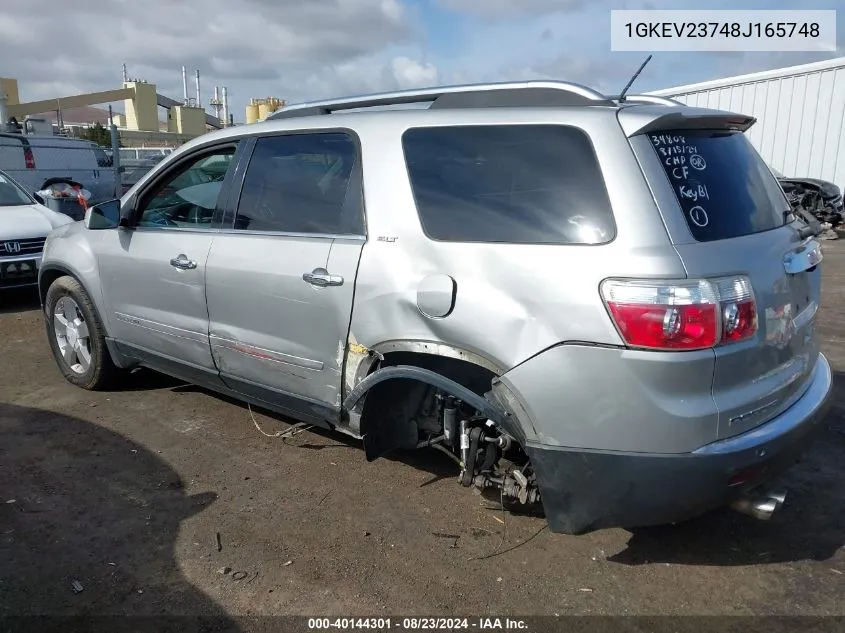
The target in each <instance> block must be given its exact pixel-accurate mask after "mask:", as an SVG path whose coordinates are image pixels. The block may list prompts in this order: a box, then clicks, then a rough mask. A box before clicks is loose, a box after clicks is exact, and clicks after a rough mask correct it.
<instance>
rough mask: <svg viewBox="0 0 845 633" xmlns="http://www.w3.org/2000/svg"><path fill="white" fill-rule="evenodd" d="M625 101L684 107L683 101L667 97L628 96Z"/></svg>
mask: <svg viewBox="0 0 845 633" xmlns="http://www.w3.org/2000/svg"><path fill="white" fill-rule="evenodd" d="M625 101H636V102H639V103H654V104H656V105H665V106H685V105H687V104H686V103H684V102H683V101H678V100H677V99H670V98H669V97H658V96H657V95H630V96H627V97H625Z"/></svg>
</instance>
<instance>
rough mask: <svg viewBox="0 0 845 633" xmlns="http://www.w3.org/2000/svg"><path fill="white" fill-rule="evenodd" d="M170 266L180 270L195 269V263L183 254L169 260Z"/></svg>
mask: <svg viewBox="0 0 845 633" xmlns="http://www.w3.org/2000/svg"><path fill="white" fill-rule="evenodd" d="M170 265H171V266H173V267H174V268H179V269H181V270H191V269H192V268H196V267H197V263H196V262H195V261H193V260H190V259H188V257H187V255H185V254H184V253H182V254H180V255H179V257H174V258H173V259H171V260H170Z"/></svg>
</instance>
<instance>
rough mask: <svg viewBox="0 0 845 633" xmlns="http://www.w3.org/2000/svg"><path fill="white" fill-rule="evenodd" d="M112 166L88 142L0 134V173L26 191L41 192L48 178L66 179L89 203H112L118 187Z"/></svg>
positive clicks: (60, 137) (104, 156)
mask: <svg viewBox="0 0 845 633" xmlns="http://www.w3.org/2000/svg"><path fill="white" fill-rule="evenodd" d="M111 163H112V161H111V159H109V157H108V155H107V154H106V153H105V152H104V151H103V150H102V148H100V147H98V146H97V145H96V144H94V143H92V142H91V141H86V140H83V139H73V138H66V137H64V136H32V135H23V134H6V133H0V170H3V171H5V172H6V173H7V174H9V175H10V176H11V177H12V178H14V179H15V180H16V181H17V182H19V183H20V184H21V185H23V187H24V188H25V189H26V190H27V191H29V192H35V191H38V190H40V189H41V188H42V185H43V184H44V181H45V180H47V179H49V178H67V179H69V180H74V181H76V182H78V183H80V184H81V185H82V186H83V187H84V188H85V189H87V190H88V191H90V192H91V199H90V200H89V201H88V202H89V204H97V203H98V202H105V201H106V200H113V199H114V198H117V197H118V196H119V195H120V188H119V178H118V176H117V171H116V170H115V169H114V168H113V167H112V166H111Z"/></svg>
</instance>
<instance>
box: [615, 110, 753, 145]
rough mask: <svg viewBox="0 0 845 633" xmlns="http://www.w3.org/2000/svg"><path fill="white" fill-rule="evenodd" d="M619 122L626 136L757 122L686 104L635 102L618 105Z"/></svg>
mask: <svg viewBox="0 0 845 633" xmlns="http://www.w3.org/2000/svg"><path fill="white" fill-rule="evenodd" d="M617 116H618V118H619V125H620V126H622V130H623V131H624V132H625V135H626V136H628V137H631V136H636V135H638V134H648V133H649V132H661V131H665V130H696V129H698V130H701V129H708V130H714V129H715V130H738V131H740V132H745V131H747V130H748V128H750V127H751V126H752V125H754V124H755V123H756V122H757V119H756V118H755V117H753V116H749V115H746V114H738V113H736V112H727V111H725V110H712V109H710V108H693V107H689V106H662V105H637V106H629V107H626V108H620V109H619V112H618V114H617Z"/></svg>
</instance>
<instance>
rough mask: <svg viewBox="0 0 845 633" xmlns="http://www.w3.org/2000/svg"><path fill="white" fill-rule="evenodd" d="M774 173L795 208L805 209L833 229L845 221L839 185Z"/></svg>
mask: <svg viewBox="0 0 845 633" xmlns="http://www.w3.org/2000/svg"><path fill="white" fill-rule="evenodd" d="M772 171H773V172H774V174H775V176H777V179H778V182H780V185H781V187H782V188H783V191H784V193H785V194H786V197H787V199H788V200H789V202H790V204H791V205H792V206H793V208H795V209H796V210H798V209H803V210H804V211H806V212H808V213H810V214H811V215H812V216H813V217H815V218H816V219H817V220H818V221H819V222H827V223H829V224H830V225H831V226H832V227H837V226H839V225H840V224H842V222H843V220H845V206H843V202H842V190H841V189H840V188H839V187H838V186H837V185H835V184H834V183H832V182H829V181H827V180H821V179H819V178H797V177H794V176H793V177H789V178H787V177H785V176H784V175H783V174H781V173H780V172H779V171H777V170H772Z"/></svg>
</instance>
